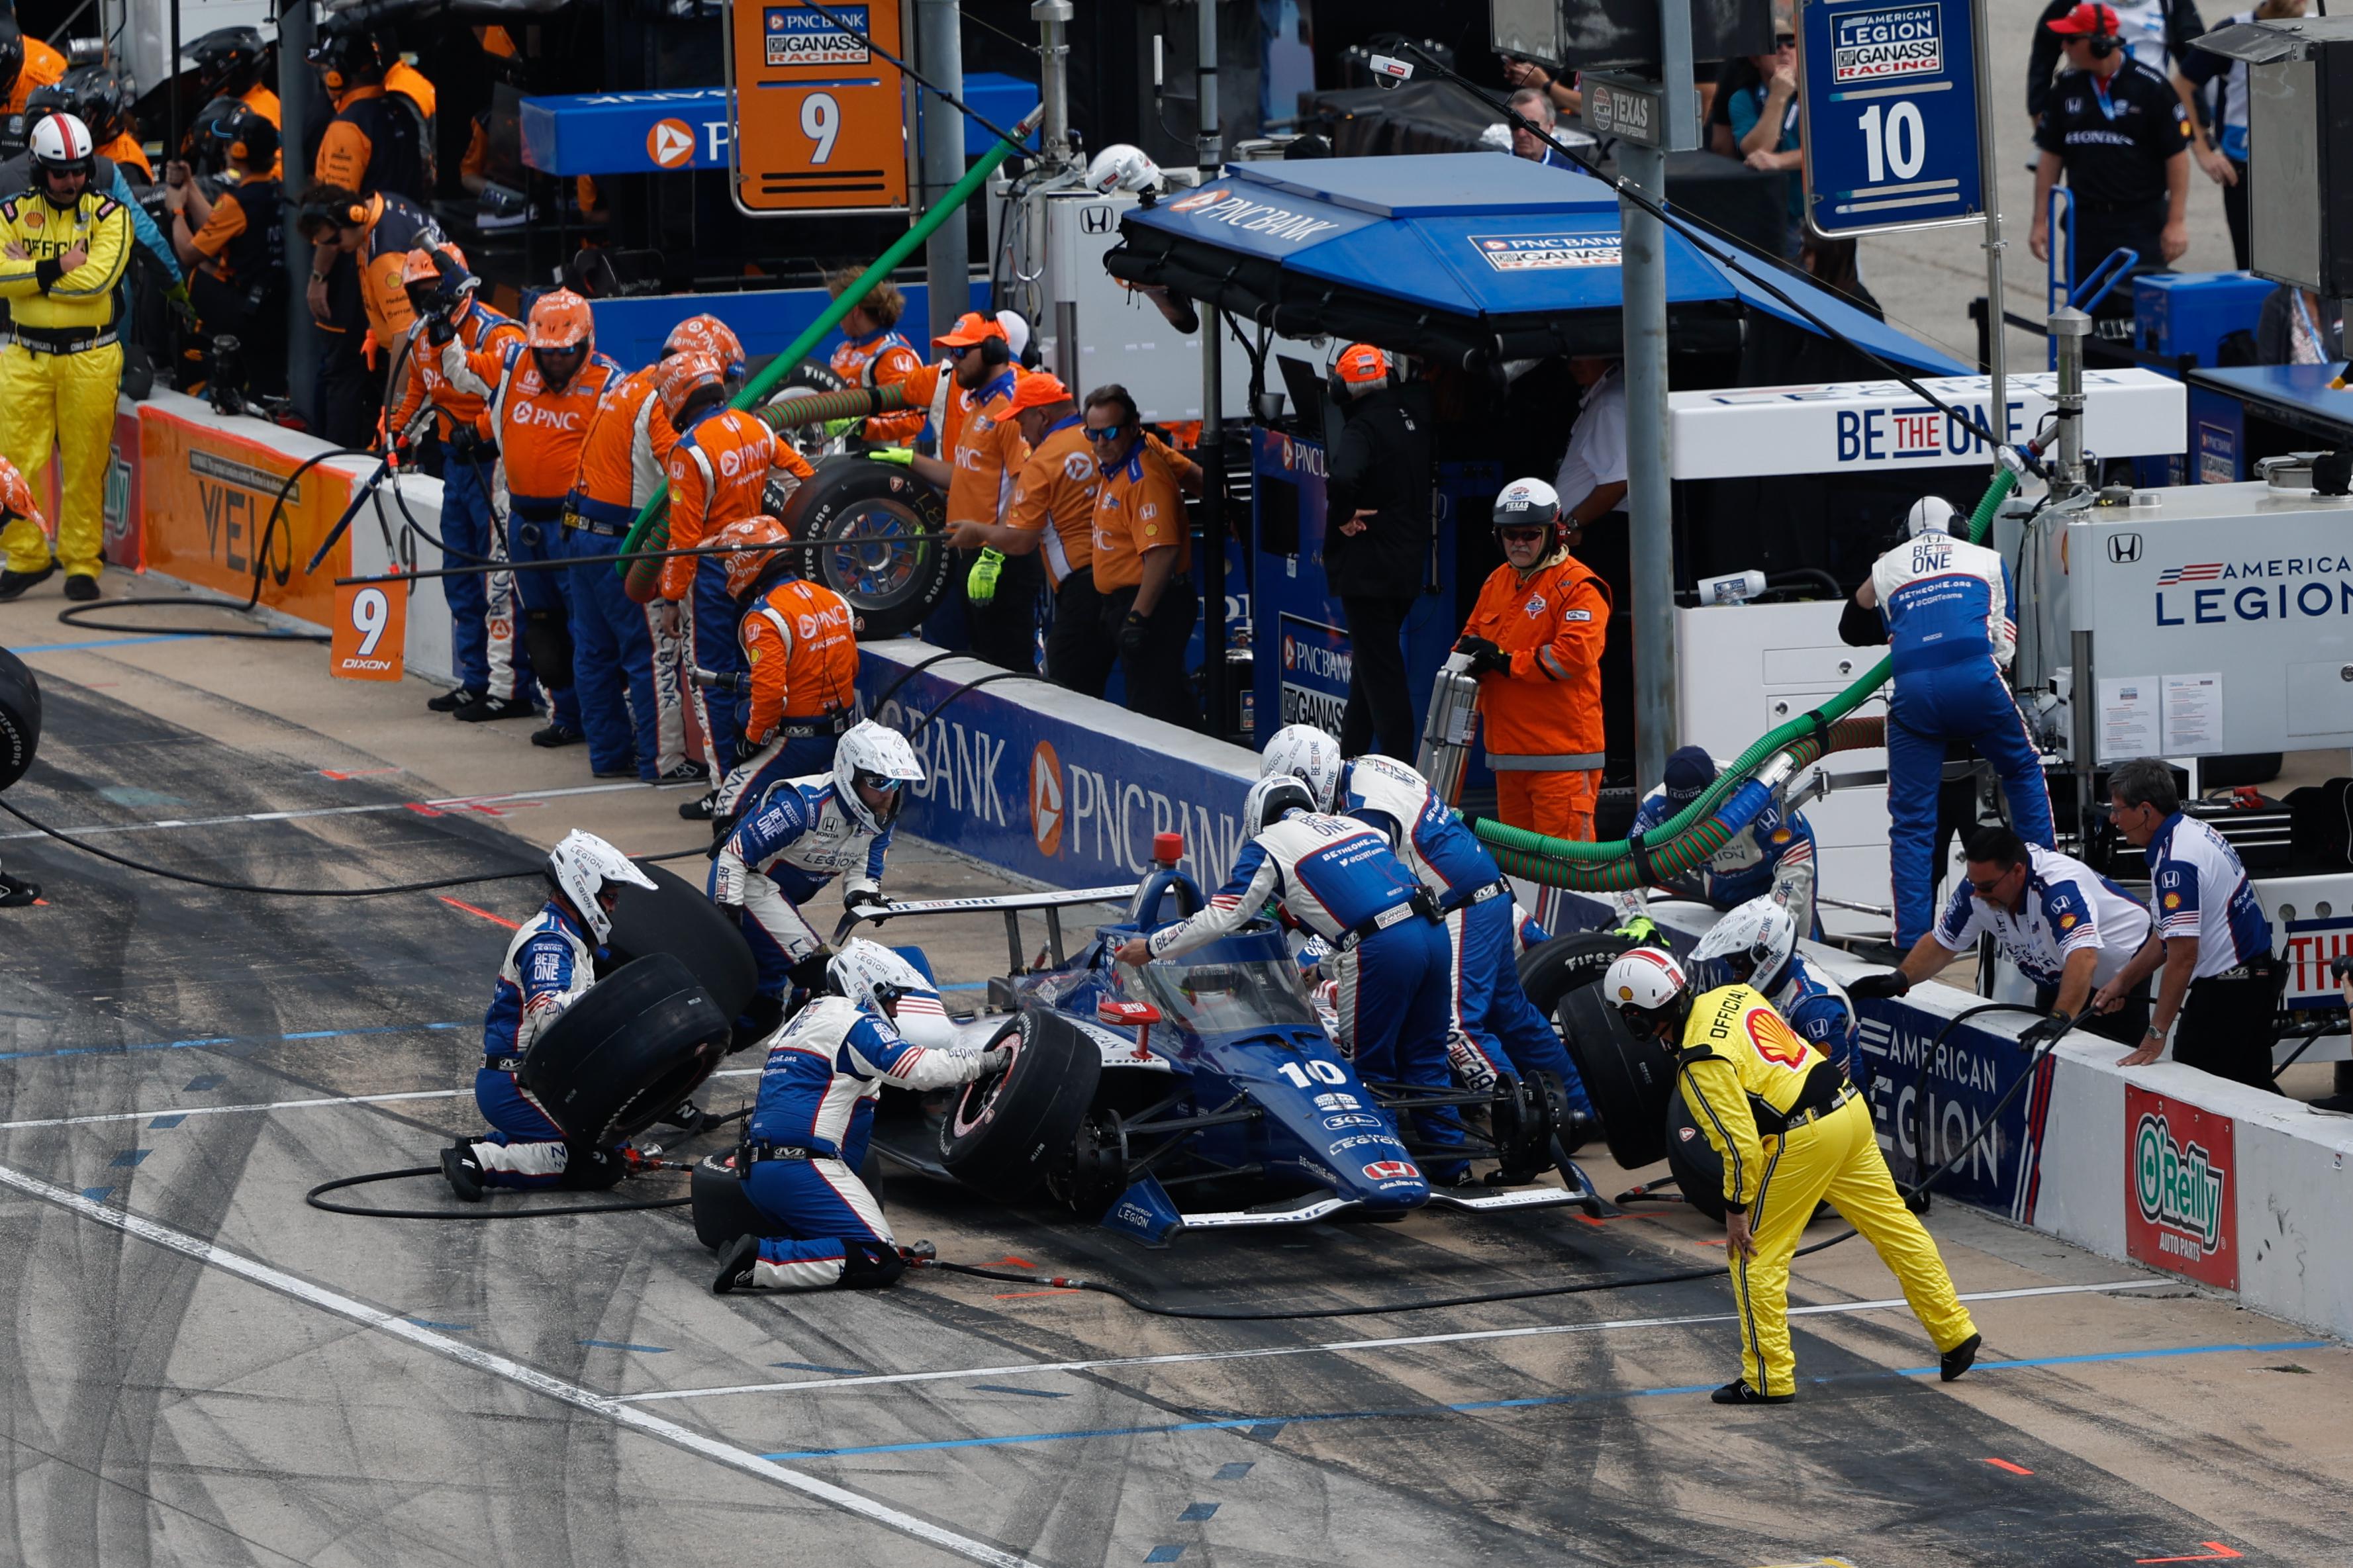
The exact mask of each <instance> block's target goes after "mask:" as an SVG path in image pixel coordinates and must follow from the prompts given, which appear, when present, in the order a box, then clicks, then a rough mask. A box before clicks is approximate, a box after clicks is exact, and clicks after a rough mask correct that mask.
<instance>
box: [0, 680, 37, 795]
mask: <svg viewBox="0 0 2353 1568" xmlns="http://www.w3.org/2000/svg"><path fill="white" fill-rule="evenodd" d="M40 745H41V689H40V687H39V686H38V685H37V683H36V682H35V681H34V679H33V672H32V670H31V669H29V668H26V664H25V661H24V660H23V659H21V658H17V657H16V655H15V654H13V653H10V652H9V651H8V650H7V649H6V648H0V789H6V788H7V787H8V786H9V785H10V784H15V783H16V781H17V780H18V779H20V778H23V777H24V776H25V770H26V768H29V767H31V766H32V765H33V753H34V752H37V751H38V750H39V749H40Z"/></svg>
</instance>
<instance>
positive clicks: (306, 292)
mask: <svg viewBox="0 0 2353 1568" xmlns="http://www.w3.org/2000/svg"><path fill="white" fill-rule="evenodd" d="M310 56H311V7H310V6H309V5H307V4H297V5H285V6H282V7H280V10H279V14H278V101H279V117H280V127H279V132H280V134H279V141H280V143H281V144H282V145H283V146H284V147H285V149H286V181H285V184H286V194H287V195H288V196H290V197H293V198H297V199H299V198H300V197H301V195H302V193H303V192H304V191H305V190H307V189H308V188H309V187H310V184H311V171H310V169H309V167H308V166H307V165H305V164H304V163H303V162H302V150H303V148H305V147H306V146H308V145H309V144H310V134H311V96H310V85H311V84H310V83H309V82H307V81H305V80H303V78H304V77H305V76H306V75H308V74H309V72H310V69H311V67H310V64H309V61H310ZM179 63H180V62H179V59H178V58H177V57H176V56H175V57H174V58H173V61H172V66H173V68H174V70H175V71H176V70H177V69H178V68H179ZM177 96H178V94H177V92H176V91H174V97H175V98H176V97H177ZM165 156H167V157H174V158H176V157H178V156H179V149H178V148H177V147H176V146H174V147H172V148H169V149H167V150H166V152H165ZM294 213H295V206H294V202H293V201H291V200H290V201H288V202H287V203H286V204H285V211H284V215H283V216H282V217H281V219H280V221H281V222H283V223H284V224H285V226H286V390H287V392H288V394H289V395H290V396H291V397H292V399H293V402H294V406H295V407H297V408H299V409H301V411H302V412H303V413H304V414H306V415H308V416H310V417H311V424H312V425H314V426H315V425H316V424H317V423H318V416H319V413H320V410H319V409H318V408H317V407H316V406H315V404H316V384H317V382H318V374H319V329H318V326H317V324H316V323H314V322H313V321H311V305H310V289H309V282H310V277H311V247H310V245H309V244H308V243H306V242H305V241H304V240H303V238H302V237H301V234H300V233H298V232H297V231H296V230H295V227H294Z"/></svg>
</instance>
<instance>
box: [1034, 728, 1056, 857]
mask: <svg viewBox="0 0 2353 1568" xmlns="http://www.w3.org/2000/svg"><path fill="white" fill-rule="evenodd" d="M1062 822H1063V809H1062V759H1061V758H1060V757H1058V756H1056V755H1055V754H1054V748H1053V745H1052V744H1051V743H1050V742H1046V741H1040V742H1038V749H1037V750H1036V751H1034V752H1030V753H1029V836H1030V837H1033V838H1035V839H1036V840H1037V841H1038V853H1039V854H1040V855H1044V856H1047V857H1049V858H1051V857H1053V856H1056V855H1060V853H1061V852H1062Z"/></svg>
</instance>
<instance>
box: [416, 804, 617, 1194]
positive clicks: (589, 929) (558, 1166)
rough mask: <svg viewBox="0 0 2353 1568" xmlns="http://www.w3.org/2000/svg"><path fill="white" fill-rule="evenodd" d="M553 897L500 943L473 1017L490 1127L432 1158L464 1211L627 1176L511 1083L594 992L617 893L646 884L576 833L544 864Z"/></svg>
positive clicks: (597, 841)
mask: <svg viewBox="0 0 2353 1568" xmlns="http://www.w3.org/2000/svg"><path fill="white" fill-rule="evenodd" d="M547 879H548V880H549V881H551V882H553V883H554V884H555V893H554V897H552V898H550V899H549V900H547V903H546V905H545V906H544V907H543V908H542V909H541V910H540V911H539V913H538V914H536V915H534V916H533V917H532V918H531V919H530V920H528V921H524V922H523V924H522V929H521V930H520V931H516V932H515V933H514V940H513V941H512V942H509V943H507V955H506V961H505V962H504V963H501V964H500V965H499V978H498V984H496V985H495V986H493V987H492V988H491V1010H490V1011H489V1012H488V1013H487V1014H485V1015H483V1017H482V1066H481V1068H480V1071H478V1072H476V1073H475V1074H474V1103H475V1104H476V1105H478V1106H480V1108H481V1112H482V1115H483V1116H484V1117H485V1118H486V1119H487V1120H488V1121H490V1124H491V1131H488V1132H486V1133H484V1134H483V1135H482V1136H480V1138H460V1139H459V1140H458V1142H457V1144H456V1145H455V1146H454V1147H452V1148H448V1149H445V1150H443V1151H442V1152H441V1174H442V1176H443V1177H444V1179H446V1180H447V1181H448V1184H449V1190H450V1191H451V1192H453V1193H455V1194H458V1196H459V1197H460V1198H462V1199H464V1200H465V1201H466V1202H468V1203H479V1202H480V1201H481V1197H482V1193H483V1191H484V1189H486V1188H490V1187H525V1188H529V1187H555V1186H565V1187H583V1188H593V1187H609V1186H611V1185H612V1184H614V1183H615V1182H617V1181H619V1180H620V1179H621V1178H622V1177H623V1176H624V1175H626V1174H628V1166H627V1165H625V1164H624V1163H622V1161H621V1159H620V1158H619V1152H618V1151H617V1150H607V1149H576V1148H574V1147H573V1146H572V1145H571V1144H570V1143H568V1142H566V1141H565V1136H564V1129H563V1128H561V1127H558V1126H557V1125H556V1124H555V1122H554V1119H553V1118H551V1117H550V1116H549V1115H548V1114H547V1112H546V1110H544V1109H543V1108H542V1107H541V1105H540V1103H539V1102H538V1101H537V1100H533V1098H532V1097H531V1092H530V1090H528V1089H524V1088H523V1087H522V1080H521V1079H519V1078H518V1077H517V1076H516V1075H517V1074H519V1073H520V1072H521V1071H522V1059H523V1058H524V1057H525V1056H526V1055H528V1054H529V1052H530V1050H531V1046H532V1042H533V1040H536V1039H538V1038H539V1037H540V1036H542V1035H543V1034H545V1033H546V1032H547V1029H548V1027H549V1026H551V1025H553V1024H554V1022H555V1020H556V1019H558V1018H561V1017H562V1016H564V1015H565V1012H566V1011H567V1010H568V1009H569V1008H570V1007H571V1006H572V1005H573V1004H574V1003H575V1002H577V1001H579V1000H580V998H581V997H582V996H584V995H586V994H587V991H588V988H589V987H590V986H591V985H594V984H596V953H597V952H598V951H599V950H600V949H602V948H603V946H604V945H605V942H606V941H607V939H608V938H610V937H611V936H612V934H613V919H612V914H613V906H614V904H615V903H616V902H617V901H618V900H619V899H620V894H621V889H622V888H623V887H624V886H628V887H632V888H646V889H651V888H652V887H653V885H654V882H653V879H652V878H650V877H649V876H647V875H646V874H645V873H644V872H643V871H640V870H638V868H636V867H635V866H632V865H630V864H629V858H628V856H626V855H624V854H622V853H621V852H620V851H619V850H618V849H616V848H614V847H612V846H611V845H610V844H607V843H606V842H605V841H604V840H603V839H601V838H599V837H596V835H595V834H593V833H583V832H581V831H580V830H579V829H577V828H575V829H574V830H573V831H572V832H570V833H567V834H565V836H564V842H562V843H561V844H558V845H557V846H556V847H555V848H554V852H553V853H551V854H550V855H549V856H548V858H547Z"/></svg>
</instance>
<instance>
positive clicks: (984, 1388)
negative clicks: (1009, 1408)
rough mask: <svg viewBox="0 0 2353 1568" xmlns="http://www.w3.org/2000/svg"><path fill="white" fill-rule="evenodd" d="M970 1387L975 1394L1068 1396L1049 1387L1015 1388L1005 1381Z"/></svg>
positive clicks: (1036, 1396)
mask: <svg viewBox="0 0 2353 1568" xmlns="http://www.w3.org/2000/svg"><path fill="white" fill-rule="evenodd" d="M972 1387H973V1392H974V1393H976V1394H1028V1395H1029V1397H1030V1398H1032V1399H1068V1398H1069V1397H1070V1395H1069V1394H1057V1393H1055V1392H1054V1391H1053V1390H1052V1389H1050V1388H1016V1387H1014V1386H1013V1385H1012V1384H1005V1383H976V1384H973V1385H972Z"/></svg>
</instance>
